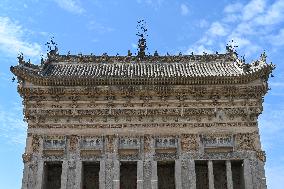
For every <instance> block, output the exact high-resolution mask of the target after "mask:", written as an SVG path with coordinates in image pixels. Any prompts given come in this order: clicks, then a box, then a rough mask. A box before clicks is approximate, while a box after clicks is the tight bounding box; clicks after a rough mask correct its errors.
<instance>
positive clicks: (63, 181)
mask: <svg viewBox="0 0 284 189" xmlns="http://www.w3.org/2000/svg"><path fill="white" fill-rule="evenodd" d="M68 169H69V166H68V161H67V160H63V163H62V172H61V189H67V178H68Z"/></svg>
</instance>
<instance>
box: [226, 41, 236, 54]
mask: <svg viewBox="0 0 284 189" xmlns="http://www.w3.org/2000/svg"><path fill="white" fill-rule="evenodd" d="M233 43H234V40H232V41H230V42H229V44H227V45H226V50H227V52H228V53H230V54H231V53H236V48H237V47H239V46H237V45H233Z"/></svg>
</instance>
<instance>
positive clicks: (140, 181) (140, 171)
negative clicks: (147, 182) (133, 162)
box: [137, 160, 144, 189]
mask: <svg viewBox="0 0 284 189" xmlns="http://www.w3.org/2000/svg"><path fill="white" fill-rule="evenodd" d="M143 170H144V168H143V161H141V160H139V161H138V162H137V189H143Z"/></svg>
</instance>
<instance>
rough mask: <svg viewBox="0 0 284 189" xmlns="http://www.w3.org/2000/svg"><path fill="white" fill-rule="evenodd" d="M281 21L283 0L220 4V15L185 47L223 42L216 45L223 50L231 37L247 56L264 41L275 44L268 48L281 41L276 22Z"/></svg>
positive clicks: (283, 34) (282, 32) (282, 34)
mask: <svg viewBox="0 0 284 189" xmlns="http://www.w3.org/2000/svg"><path fill="white" fill-rule="evenodd" d="M283 22H284V1H283V0H276V1H275V2H274V3H272V4H269V5H268V4H267V5H266V2H265V0H251V1H249V2H248V3H247V4H244V5H243V4H240V3H233V4H229V5H227V6H226V7H225V8H224V15H223V18H222V19H221V20H215V21H213V22H212V23H209V25H210V27H209V29H208V30H206V31H205V32H204V34H203V36H201V38H200V40H198V41H196V42H195V43H194V44H193V45H192V46H191V47H190V48H189V49H194V48H193V47H200V46H203V47H204V48H205V49H212V48H216V47H217V45H218V47H219V46H220V44H223V48H221V49H217V50H218V51H223V50H224V48H225V44H226V43H227V42H228V41H231V40H232V39H233V40H234V41H235V42H236V43H237V45H239V48H238V51H240V52H241V53H242V54H246V56H247V57H249V56H251V55H253V54H254V53H261V51H263V49H262V48H261V47H262V46H263V45H264V44H266V45H269V44H271V45H272V46H275V47H272V48H277V47H279V46H282V45H284V42H283V38H284V29H280V30H279V26H278V25H279V24H280V23H283ZM266 48H267V47H266ZM197 50H198V48H197ZM214 50H215V49H214ZM249 58H250V57H249Z"/></svg>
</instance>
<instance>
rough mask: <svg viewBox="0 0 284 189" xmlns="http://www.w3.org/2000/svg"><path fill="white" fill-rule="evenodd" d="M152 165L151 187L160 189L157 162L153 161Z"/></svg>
mask: <svg viewBox="0 0 284 189" xmlns="http://www.w3.org/2000/svg"><path fill="white" fill-rule="evenodd" d="M151 165H152V166H151V168H152V169H151V172H152V174H151V187H152V189H158V173H157V161H151Z"/></svg>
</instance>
